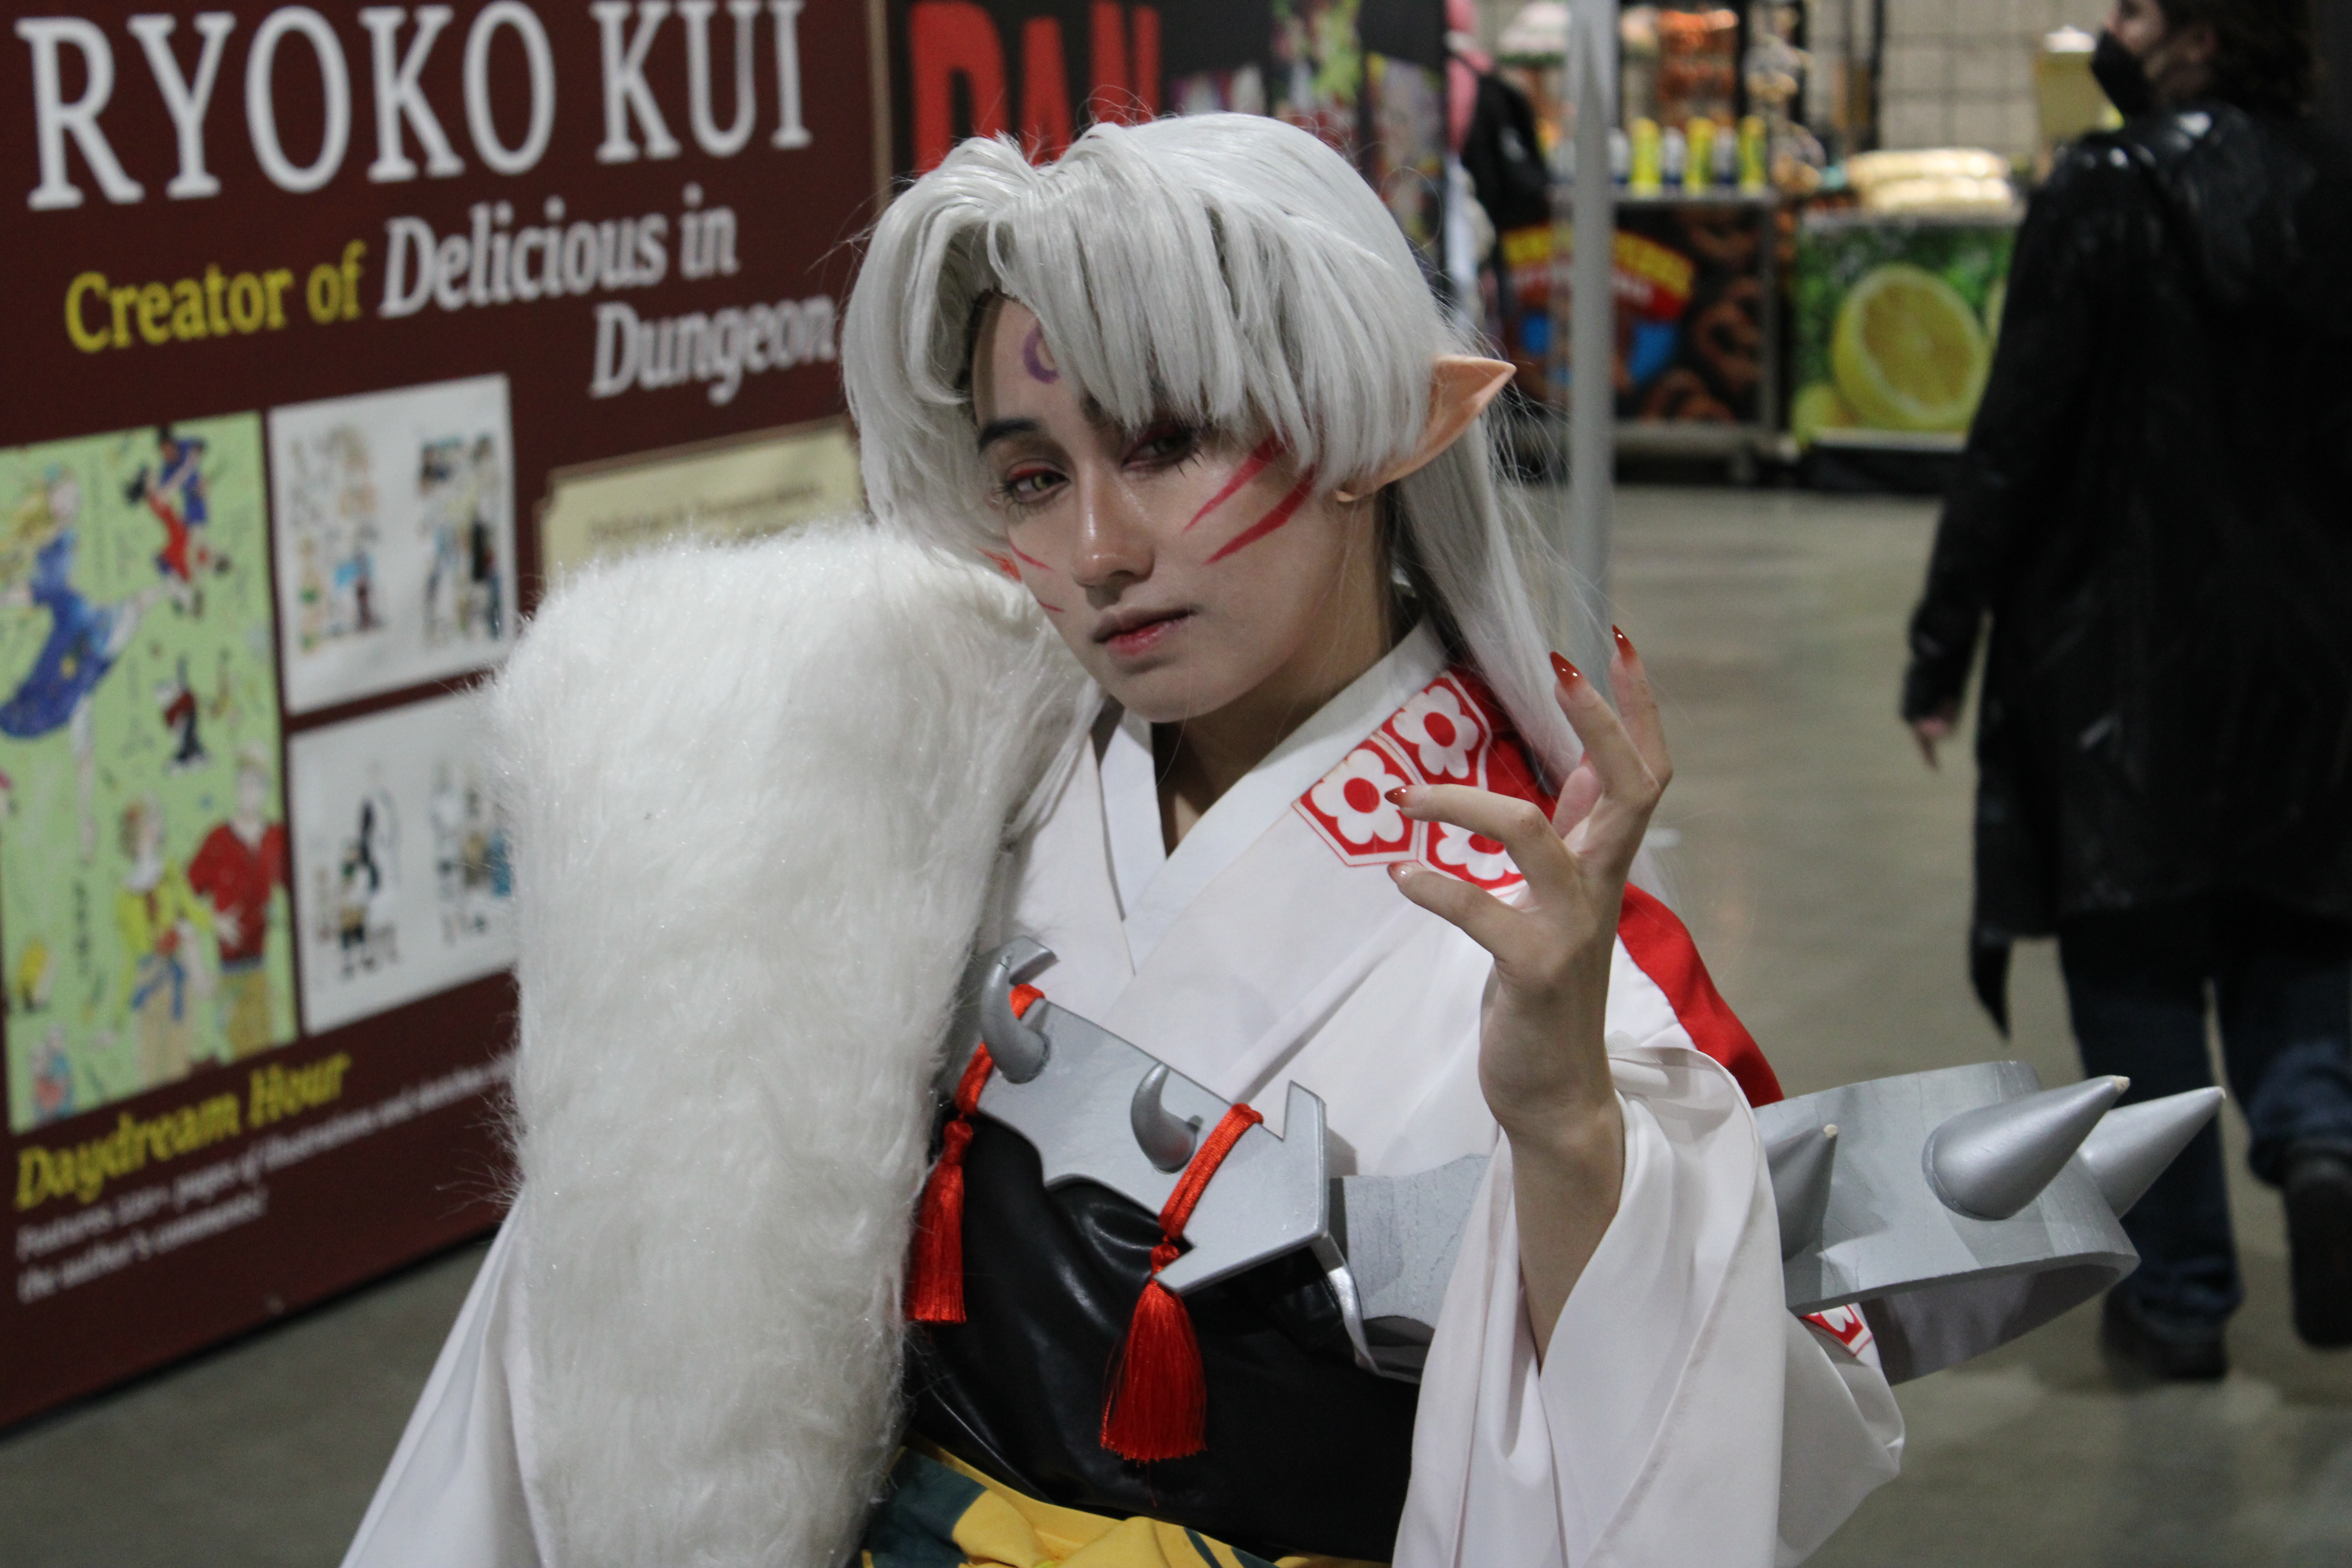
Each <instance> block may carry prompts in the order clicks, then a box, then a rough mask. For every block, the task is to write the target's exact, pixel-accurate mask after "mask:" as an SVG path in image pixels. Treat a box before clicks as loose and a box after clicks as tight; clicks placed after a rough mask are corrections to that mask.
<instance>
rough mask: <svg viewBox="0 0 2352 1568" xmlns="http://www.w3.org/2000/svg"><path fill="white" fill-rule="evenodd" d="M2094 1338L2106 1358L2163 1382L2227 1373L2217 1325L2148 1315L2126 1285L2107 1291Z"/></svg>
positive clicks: (2206, 1379) (2227, 1362)
mask: <svg viewBox="0 0 2352 1568" xmlns="http://www.w3.org/2000/svg"><path fill="white" fill-rule="evenodd" d="M2099 1339H2100V1341H2101V1342H2103V1343H2104V1344H2105V1346H2106V1347H2107V1350H2108V1352H2109V1353H2111V1354H2113V1355H2115V1356H2116V1357H2117V1358H2119V1359H2120V1360H2122V1361H2124V1362H2126V1363H2129V1364H2130V1365H2131V1366H2133V1367H2134V1368H2136V1369H2137V1370H2138V1371H2140V1372H2142V1373H2146V1374H2147V1376H2149V1377H2153V1378H2157V1379H2158V1380H2160V1381H2163V1382H2167V1383H2173V1382H2210V1381H2212V1380H2213V1379H2215V1378H2218V1377H2221V1376H2223V1375H2225V1374H2226V1373H2228V1372H2229V1370H2230V1357H2229V1352H2227V1351H2226V1350H2224V1349H2223V1348H2222V1345H2221V1324H2219V1323H2201V1322H2193V1321H2187V1320H2184V1319H2179V1318H2159V1317H2156V1316H2153V1315H2151V1314H2150V1313H2149V1312H2148V1311H2147V1309H2146V1308H2144V1307H2142V1306H2141V1305H2140V1304H2139V1302H2138V1301H2137V1300H2134V1299H2133V1297H2132V1294H2131V1289H2130V1287H2128V1286H2126V1285H2118V1286H2116V1288H2115V1289H2112V1290H2110V1291H2108V1292H2107V1300H2106V1308H2105V1312H2104V1313H2103V1314H2102V1315H2101V1318H2100V1321H2099Z"/></svg>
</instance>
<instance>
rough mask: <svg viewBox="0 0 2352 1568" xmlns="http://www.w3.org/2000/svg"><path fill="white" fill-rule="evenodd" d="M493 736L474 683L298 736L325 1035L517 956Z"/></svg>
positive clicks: (299, 882)
mask: <svg viewBox="0 0 2352 1568" xmlns="http://www.w3.org/2000/svg"><path fill="white" fill-rule="evenodd" d="M481 741H482V728H481V698H480V695H479V693H478V692H477V691H467V692H458V693H456V694H455V695H452V696H448V697H438V698H435V699H433V700H429V701H425V702H416V703H412V704H410V705H408V706H407V707H404V708H395V709H394V710H391V711H389V712H385V713H376V714H372V715H370V716H368V717H367V718H364V719H354V720H352V721H349V722H347V723H341V724H330V725H328V726H326V727H325V728H323V729H319V730H310V731H304V732H303V733H301V734H299V735H297V736H296V737H295V738H294V740H293V742H292V743H291V744H290V745H289V748H288V751H289V761H288V767H289V771H290V773H291V774H292V778H293V784H294V876H295V894H294V907H295V913H296V918H297V921H298V922H299V928H300V937H299V949H300V953H301V960H300V964H301V973H302V1017H303V1022H304V1024H305V1025H306V1026H308V1027H309V1028H310V1031H311V1032H312V1033H313V1034H316V1033H319V1032H320V1031H321V1030H325V1029H331V1028H335V1027H338V1026H341V1025H344V1024H348V1023H351V1022H352V1021H353V1020H355V1019H359V1018H364V1017H368V1016H372V1015H373V1014H377V1013H381V1012H383V1011H385V1010H387V1009H389V1008H392V1007H397V1006H399V1005H402V1004H403V1003H405V1002H412V1001H415V999H417V998H418V997H421V996H429V995H431V994H434V993H436V992H438V991H446V990H447V989H448V988H449V987H450V986H452V985H456V984H460V983H462V982H464V981H467V980H472V979H476V978H478V977H479V976H481V975H485V974H492V973H497V972H498V971H499V970H501V969H504V968H506V967H508V966H509V964H511V963H513V962H514V919H513V899H514V878H513V873H512V870H511V862H510V860H509V856H508V852H507V828H506V821H505V817H504V816H503V815H502V814H501V813H500V812H499V807H498V805H497V803H496V801H495V800H493V799H492V797H491V795H490V791H489V789H488V783H489V779H488V767H487V765H486V763H485V761H484V758H483V753H482V745H481Z"/></svg>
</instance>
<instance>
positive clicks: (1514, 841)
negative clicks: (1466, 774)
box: [1389, 784, 1578, 900]
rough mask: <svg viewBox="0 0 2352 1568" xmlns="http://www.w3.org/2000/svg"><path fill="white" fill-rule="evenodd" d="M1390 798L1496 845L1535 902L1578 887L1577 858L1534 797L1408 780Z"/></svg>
mask: <svg viewBox="0 0 2352 1568" xmlns="http://www.w3.org/2000/svg"><path fill="white" fill-rule="evenodd" d="M1389 799H1390V801H1391V803H1393V804H1394V805H1396V807H1397V809H1399V810H1400V811H1402V812H1403V813H1404V814H1405V815H1406V816H1410V817H1412V818H1413V819H1414V820H1416V821H1420V822H1450V823H1452V824H1453V825H1454V826H1456V827H1464V828H1467V829H1469V830H1470V831H1471V832H1472V833H1475V834H1478V835H1480V836H1482V837H1487V838H1492V839H1495V840H1496V841H1497V842H1498V843H1500V844H1501V845H1502V847H1504V848H1505V849H1506V850H1507V851H1509V852H1510V857H1511V858H1512V859H1513V860H1514V861H1516V862H1517V865H1518V868H1519V875H1521V876H1522V877H1525V878H1526V879H1528V887H1529V888H1530V889H1533V890H1534V892H1535V895H1536V898H1537V899H1538V900H1546V899H1548V898H1549V897H1557V896H1559V895H1560V894H1563V893H1567V892H1570V891H1572V890H1573V889H1575V888H1576V886H1577V881H1578V878H1577V870H1576V857H1575V856H1573V855H1571V854H1570V852H1569V848H1568V846H1567V845H1565V844H1562V843H1561V842H1560V841H1559V835H1558V834H1556V833H1554V832H1553V831H1552V828H1551V819H1550V818H1549V817H1548V816H1545V815H1544V809H1543V807H1541V806H1539V805H1536V804H1534V803H1533V802H1532V801H1525V800H1521V799H1519V798H1518V797H1517V795H1496V793H1495V792H1494V791H1492V790H1484V789H1476V788H1474V787H1472V786H1471V785H1469V784H1408V785H1406V786H1405V787H1403V788H1402V789H1393V790H1391V791H1390V792H1389Z"/></svg>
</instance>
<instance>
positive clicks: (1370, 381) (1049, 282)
mask: <svg viewBox="0 0 2352 1568" xmlns="http://www.w3.org/2000/svg"><path fill="white" fill-rule="evenodd" d="M1000 294H1001V295H1003V296H1004V297H1006V298H1008V299H1011V300H1018V301H1019V302H1020V303H1021V304H1023V305H1024V306H1026V307H1027V308H1028V309H1029V310H1031V311H1033V312H1034V314H1035V315H1036V317H1037V319H1038V321H1039V323H1040V324H1041V325H1042V327H1043V328H1044V331H1045V338H1046V341H1047V342H1048V343H1050V344H1051V346H1052V349H1053V353H1054V356H1055V361H1056V363H1058V364H1059V365H1060V366H1061V368H1062V370H1063V371H1064V373H1065V374H1068V375H1069V376H1070V377H1071V378H1072V380H1073V381H1074V383H1075V384H1076V386H1075V390H1076V391H1077V392H1078V393H1079V394H1080V395H1083V396H1085V397H1086V398H1087V399H1088V400H1090V401H1091V402H1092V403H1093V404H1095V405H1097V406H1098V407H1099V408H1100V409H1101V410H1102V411H1103V413H1104V415H1105V416H1106V417H1108V419H1110V420H1111V421H1112V422H1114V423H1115V424H1117V425H1118V426H1121V427H1126V428H1140V427H1142V426H1145V425H1147V424H1149V423H1150V421H1151V420H1153V419H1154V418H1157V417H1163V416H1173V417H1178V418H1181V419H1183V420H1184V421H1185V422H1187V423H1190V424H1196V425H1201V426H1211V427H1214V428H1217V429H1220V430H1223V431H1227V432H1231V433H1234V434H1236V435H1249V436H1255V434H1256V433H1258V432H1260V431H1265V432H1268V433H1271V434H1274V435H1276V436H1278V437H1280V438H1281V439H1282V440H1283V442H1284V443H1285V445H1286V446H1287V447H1289V448H1290V449H1291V451H1292V452H1293V453H1294V454H1295V455H1296V456H1297V458H1298V460H1299V461H1300V462H1301V463H1303V464H1306V465H1307V466H1308V467H1311V468H1317V469H1318V470H1319V471H1321V472H1322V473H1323V474H1325V475H1326V476H1327V477H1328V479H1329V481H1330V482H1331V483H1333V484H1340V483H1344V482H1345V481H1346V480H1347V479H1351V478H1359V477H1361V476H1364V475H1368V474H1370V473H1373V472H1376V471H1378V470H1379V469H1380V468H1382V467H1385V466H1386V465H1387V464H1388V463H1389V462H1391V461H1392V460H1394V459H1395V458H1397V457H1400V456H1402V454H1404V453H1406V452H1408V451H1410V450H1412V447H1413V446H1414V444H1415V441H1416V439H1417V437H1418V436H1419V433H1420V430H1421V426H1422V423H1423V418H1424V417H1425V415H1426V411H1427V399H1428V377H1429V369H1428V367H1429V365H1430V363H1431V361H1432V360H1433V358H1434V357H1435V356H1436V355H1437V354H1439V353H1444V352H1447V351H1448V350H1449V349H1451V348H1454V347H1455V346H1456V345H1455V344H1454V342H1452V341H1451V336H1450V334H1449V333H1448V332H1447V331H1446V329H1445V326H1444V321H1443V319H1442V317H1441V316H1440V314H1439V312H1438V310H1437V306H1436V303H1435V301H1434V300H1433V298H1432V296H1431V294H1430V291H1429V289H1428V287H1427V285H1426V284H1425V283H1424V282H1423V279H1422V276H1421V272H1420V268H1419V266H1418V264H1417V263H1416V262H1415V261H1414V259H1413V257H1412V250H1411V248H1410V247H1408V246H1407V244H1406V243H1405V240H1404V238H1403V237H1402V235H1401V234H1400V233H1399V232H1398V230H1397V228H1396V226H1395V223H1394V221H1393V220H1392V219H1391V217H1390V216H1389V214H1388V212H1387V209H1386V208H1385V207H1384V206H1383V205H1381V201H1380V199H1379V198H1378V197H1377V196H1376V195H1374V194H1373V193H1372V191H1371V190H1370V187H1369V186H1367V185H1366V184H1364V182H1363V180H1362V178H1361V177H1360V175H1358V174H1357V173H1356V171H1355V170H1354V169H1353V168H1352V167H1351V166H1349V164H1348V163H1346V161H1345V160H1343V159H1341V158H1340V157H1339V155H1338V154H1337V153H1333V152H1331V151H1330V150H1329V149H1328V148H1326V147H1325V146H1323V144H1322V143H1321V142H1318V141H1316V140H1315V139H1314V138H1313V137H1312V136H1310V135H1308V134H1307V132H1303V131H1298V130H1296V129H1295V128H1292V127H1288V126H1284V125H1281V124H1280V123H1279V122H1276V121H1268V120H1265V119H1263V118H1259V117H1256V116H1240V115H1211V116H1200V117H1197V118H1192V119H1187V120H1169V121H1157V122H1154V123H1152V124H1149V125H1144V126H1139V127H1133V128H1126V127H1118V126H1097V127H1096V128H1095V129H1094V130H1092V131H1090V132H1087V134H1086V135H1085V136H1084V137H1082V138H1080V139H1079V141H1078V142H1076V144H1075V145H1074V146H1073V147H1072V148H1071V150H1070V152H1069V153H1067V154H1066V155H1065V156H1064V157H1063V158H1062V159H1061V160H1060V161H1059V162H1058V163H1054V164H1051V165H1049V166H1047V167H1045V168H1037V167H1034V166H1033V165H1031V164H1030V163H1028V161H1027V160H1026V159H1024V157H1023V156H1022V155H1021V153H1020V151H1019V149H1018V147H1017V146H1015V145H1014V144H1013V143H1012V142H1009V141H999V142H984V141H972V142H965V143H963V144H962V145H961V146H960V147H959V148H957V149H956V151H955V152H954V153H951V154H950V156H949V157H948V159H947V161H946V162H945V163H941V164H940V167H939V168H938V169H937V170H936V171H934V172H933V173H932V174H929V175H928V176H926V177H925V178H924V179H922V180H921V181H919V182H918V183H917V184H915V185H914V186H913V188H911V189H910V190H908V191H907V192H906V193H905V194H903V195H901V196H900V197H899V198H898V202H897V203H896V204H894V205H893V206H892V207H891V209H890V211H889V212H888V213H887V215H886V216H884V218H883V220H882V223H881V224H880V226H878V227H877V230H876V232H875V236H874V240H873V244H872V246H871V247H870V249H869V251H868V253H867V257H866V266H865V269H864V272H863V273H862V275H861V276H860V278H859V280H858V285H857V288H856V292H855V293H854V295H853V297H852V299H851V301H850V305H849V310H848V312H847V317H846V320H845V330H844V335H843V350H842V353H843V361H844V370H845V379H846V383H847V386H848V392H849V401H850V407H851V412H852V414H853V415H854V416H856V419H857V422H858V425H859V427H860V432H861V436H862V438H863V442H864V446H863V462H864V467H865V470H866V489H867V492H868V495H869V497H870V498H871V500H872V501H873V504H874V506H875V508H876V510H877V511H878V512H883V513H887V514H895V515H897V516H898V517H899V518H901V519H902V520H903V521H906V522H908V523H911V524H913V525H914V526H916V527H917V528H918V529H919V530H921V531H925V532H928V533H932V534H934V535H935V536H940V535H942V534H943V535H944V537H942V538H941V542H953V543H957V544H961V545H963V546H965V547H967V548H970V547H973V546H979V547H985V545H986V544H987V543H989V542H992V540H993V539H994V538H995V537H996V532H997V524H996V521H995V519H994V517H993V516H992V514H991V513H990V512H989V511H988V510H987V509H986V507H985V506H984V505H983V504H982V500H981V497H982V494H983V493H984V489H985V478H984V475H983V473H982V468H981V465H980V462H979V457H978V453H977V449H976V446H975V443H974V441H973V426H972V418H971V401H970V359H971V353H972V352H973V350H974V348H975V346H976V345H975V344H974V343H973V342H972V337H973V333H974V331H975V329H976V328H977V326H978V324H979V322H980V321H981V320H982V307H983V306H984V304H985V303H986V301H987V300H988V299H989V298H990V297H991V296H992V295H1000Z"/></svg>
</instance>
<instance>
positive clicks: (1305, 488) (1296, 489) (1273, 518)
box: [1209, 468, 1315, 566]
mask: <svg viewBox="0 0 2352 1568" xmlns="http://www.w3.org/2000/svg"><path fill="white" fill-rule="evenodd" d="M1314 490H1315V471H1314V470H1313V469H1312V468H1309V469H1308V470H1307V472H1306V473H1305V474H1302V475H1301V476H1299V480H1298V482H1297V484H1295V485H1293V486H1291V487H1290V493H1289V494H1287V495H1286V496H1284V497H1283V498H1282V499H1281V500H1278V501H1276V502H1275V503H1274V506H1273V509H1272V510H1269V511H1268V512H1267V513H1266V514H1265V516H1264V517H1262V518H1259V519H1258V520H1257V521H1255V522H1254V523H1251V524H1250V525H1249V526H1248V527H1247V528H1244V529H1243V530H1242V531H1240V532H1239V533H1236V534H1234V536H1233V537H1232V538H1231V539H1229V540H1227V541H1226V542H1224V543H1223V544H1221V545H1219V546H1218V547H1217V552H1216V553H1215V554H1213V555H1212V556H1210V557H1209V564H1210V565H1212V566H1213V565H1215V564H1216V563H1218V562H1220V561H1223V559H1224V558H1225V557H1226V556H1228V555H1231V554H1232V553H1233V552H1234V551H1236V550H1240V549H1242V548H1244V546H1247V545H1251V544H1255V543H1256V542H1258V541H1259V540H1261V539H1264V538H1265V536H1266V535H1267V534H1269V533H1272V532H1273V531H1275V530H1276V529H1277V528H1280V527H1281V526H1282V525H1283V524H1284V523H1286V522H1288V521H1290V520H1291V519H1292V518H1294V517H1297V515H1298V509H1299V508H1300V507H1302V506H1304V505H1306V504H1307V497H1308V496H1309V495H1311V494H1313V493H1314Z"/></svg>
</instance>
